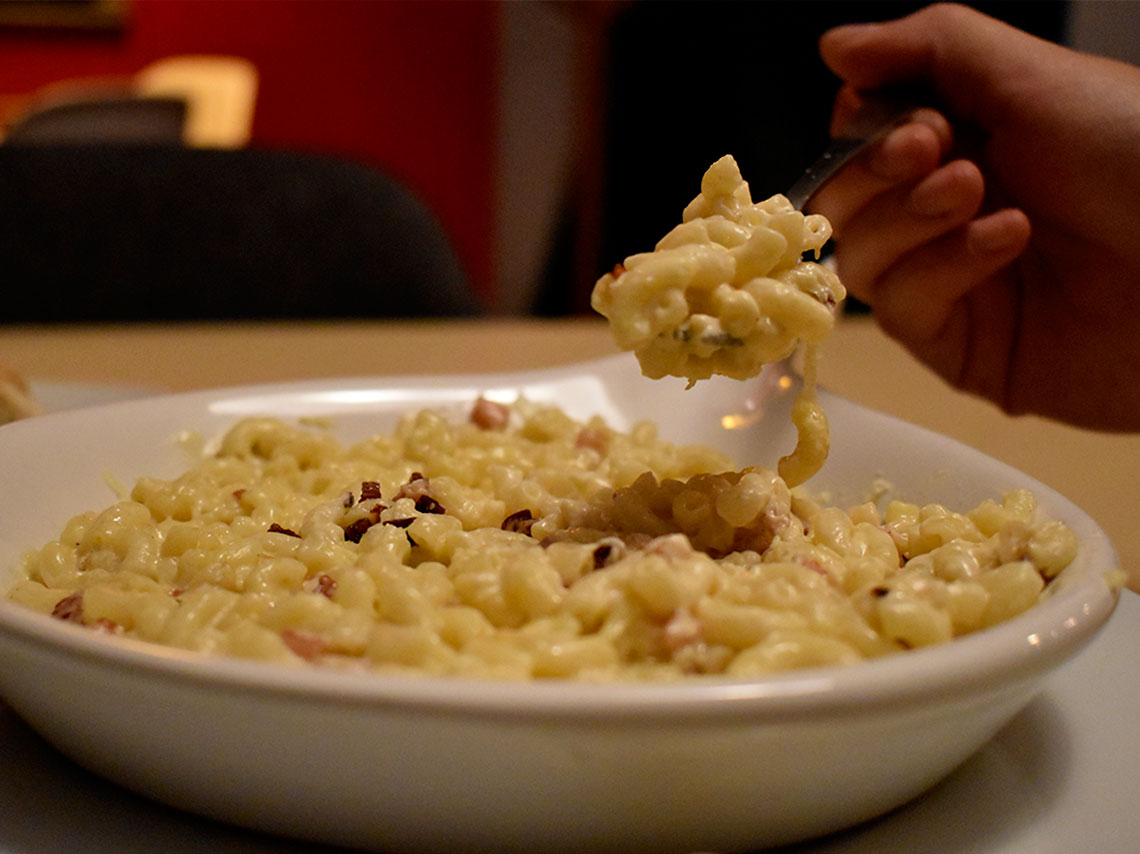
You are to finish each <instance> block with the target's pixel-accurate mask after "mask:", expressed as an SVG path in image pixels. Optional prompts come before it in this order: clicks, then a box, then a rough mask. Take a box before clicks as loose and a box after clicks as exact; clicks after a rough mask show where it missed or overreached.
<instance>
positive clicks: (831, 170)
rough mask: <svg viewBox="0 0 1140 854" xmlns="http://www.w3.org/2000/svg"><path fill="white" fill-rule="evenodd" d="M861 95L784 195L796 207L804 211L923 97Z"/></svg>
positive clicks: (904, 93) (889, 93)
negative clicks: (824, 147) (840, 126)
mask: <svg viewBox="0 0 1140 854" xmlns="http://www.w3.org/2000/svg"><path fill="white" fill-rule="evenodd" d="M860 97H861V98H862V105H861V106H860V107H859V109H858V110H856V111H855V114H854V115H853V116H852V117H851V119H850V120H848V122H847V123H846V125H844V127H843V131H842V133H841V135H839V136H837V137H835V138H834V139H832V140H831V144H830V145H828V147H827V150H826V151H824V153H823V154H822V156H820V158H819V159H818V160H816V161H815V163H813V164H812V165H811V166H809V167H808V168H807V169H805V170H804V173H803V175H801V176H800V178H799V180H797V181H796V182H795V183H794V184H793V185H792V186H791V188H790V189H789V190H788V191H787V192H786V193H785V194H784V195H786V196H787V197H788V199H789V200H790V201H791V203H792V205H794V206H795V208H796V209H797V210H803V207H804V205H806V204H807V203H808V200H809V199H810V198H811V197H812V196H814V195H815V194H816V192H817V191H818V190H819V189H820V188H821V187H822V186H823V185H824V184H826V183H827V182H828V181H830V180H831V179H832V178H833V177H835V174H836V173H837V172H838V171H839V170H840V169H842V168H843V167H844V166H846V165H847V163H848V162H849V161H850V160H851V159H852V158H854V157H855V156H856V155H858V154H859V152H861V151H862V150H863V149H864V148H866V147H867V146H868V145H871V144H872V143H874V142H878V141H879V140H880V139H882V138H883V137H884V136H886V135H887V134H888V133H890V132H891V131H892V130H894V129H895V128H897V127H898V126H899V125H902V124H905V123H906V120H907V119H908V118H909V117H910V114H911V113H913V112H914V110H915V109H917V108H918V107H919V106H921V105H922V104H923V102H924V100H925V99H922V98H920V97H919V96H918V95H917V94H916V93H911V92H907V91H902V90H893V89H891V90H879V91H875V92H861V93H860Z"/></svg>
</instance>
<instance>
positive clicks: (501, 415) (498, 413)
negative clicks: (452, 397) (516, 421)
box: [471, 397, 511, 430]
mask: <svg viewBox="0 0 1140 854" xmlns="http://www.w3.org/2000/svg"><path fill="white" fill-rule="evenodd" d="M510 420H511V409H510V407H509V406H507V405H506V404H503V403H496V402H495V401H493V400H487V399H486V398H483V397H480V398H479V399H478V400H476V401H475V405H474V406H473V407H471V423H472V424H474V425H475V426H476V427H478V428H479V429H480V430H502V429H503V428H505V427H506V426H507V424H508V422H509V421H510Z"/></svg>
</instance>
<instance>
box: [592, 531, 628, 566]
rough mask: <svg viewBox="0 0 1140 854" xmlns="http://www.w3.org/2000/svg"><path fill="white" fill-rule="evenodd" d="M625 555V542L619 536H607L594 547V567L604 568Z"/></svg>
mask: <svg viewBox="0 0 1140 854" xmlns="http://www.w3.org/2000/svg"><path fill="white" fill-rule="evenodd" d="M623 557H625V543H623V542H622V541H621V540H619V539H618V538H617V537H607V538H606V539H604V540H602V541H601V542H600V543H598V545H597V547H596V548H595V549H594V569H602V568H603V567H607V566H610V565H611V564H614V563H617V562H618V561H619V560H621V559H622V558H623Z"/></svg>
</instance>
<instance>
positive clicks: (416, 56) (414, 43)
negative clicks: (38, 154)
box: [0, 0, 498, 298]
mask: <svg viewBox="0 0 1140 854" xmlns="http://www.w3.org/2000/svg"><path fill="white" fill-rule="evenodd" d="M496 21H497V6H496V2H492V0H486V2H484V0H468V2H444V0H436V2H415V0H409V1H408V2H397V1H396V0H386V2H379V0H371V1H369V0H347V2H345V0H134V2H133V3H132V4H131V5H130V6H129V7H128V20H127V23H126V27H125V29H124V30H123V31H122V32H120V33H116V34H107V33H103V34H97V33H83V32H48V31H43V30H36V29H11V30H0V94H6V95H13V94H20V93H25V92H30V91H33V90H35V89H37V88H39V87H40V86H42V85H44V84H45V83H49V82H53V81H57V80H62V79H68V78H76V77H84V76H92V75H130V74H133V73H135V72H136V71H138V70H139V69H140V68H142V67H143V66H144V65H146V64H148V63H150V62H152V61H153V60H155V59H159V58H162V57H164V56H169V55H171V54H180V53H218V54H230V55H237V56H244V57H246V58H248V59H250V60H252V61H253V62H254V63H255V64H256V65H257V67H258V71H259V74H260V89H259V92H258V102H257V111H256V113H255V118H254V128H253V143H252V144H253V145H255V146H263V147H283V148H290V149H295V150H305V151H313V152H320V153H329V154H338V155H343V156H347V157H351V158H354V159H357V160H360V161H363V162H365V163H368V164H371V165H374V166H377V167H379V168H382V169H385V170H387V171H389V172H390V173H392V174H394V175H396V176H398V177H399V178H402V179H403V180H404V181H406V182H407V183H408V184H409V185H410V186H412V187H413V188H414V189H415V190H416V191H418V192H419V193H420V195H421V196H422V197H423V198H424V200H425V201H426V202H427V203H428V204H429V205H430V206H431V207H432V208H433V210H435V212H436V214H437V216H438V217H439V218H440V220H441V221H442V222H443V225H444V227H445V228H446V229H447V230H448V232H449V233H450V235H451V237H452V239H453V241H454V243H455V246H456V249H457V251H458V253H459V255H460V257H461V259H462V260H463V262H464V263H465V265H466V267H467V270H468V273H469V275H470V276H471V279H472V281H473V283H474V284H475V287H476V289H477V290H478V291H479V292H480V294H482V295H483V296H484V297H487V298H489V297H490V295H491V291H492V288H493V281H494V261H493V254H492V246H493V224H494V178H495V176H494V161H495V132H496V97H497V95H496V93H497V83H498V80H497V74H496V61H497V59H496V51H497V35H498V34H497V24H496Z"/></svg>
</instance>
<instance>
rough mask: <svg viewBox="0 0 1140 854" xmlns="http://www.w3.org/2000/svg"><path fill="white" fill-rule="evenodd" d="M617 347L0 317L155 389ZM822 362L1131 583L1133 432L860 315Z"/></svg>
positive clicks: (12, 331) (460, 334) (287, 326)
mask: <svg viewBox="0 0 1140 854" xmlns="http://www.w3.org/2000/svg"><path fill="white" fill-rule="evenodd" d="M614 352H616V348H615V345H614V343H613V340H612V337H611V335H610V333H609V330H608V328H607V326H606V325H605V323H604V321H601V320H599V319H594V318H572V319H565V320H562V319H560V320H539V319H528V318H494V319H481V320H461V321H455V320H443V321H345V322H340V321H304V322H264V323H246V322H241V323H237V322H227V323H208V324H172V325H151V324H135V325H129V326H127V325H122V326H120V325H111V326H10V327H5V328H4V329H3V330H2V331H0V362H3V363H7V364H9V365H11V366H12V367H14V368H16V369H17V370H18V371H20V372H22V373H23V374H24V375H25V376H27V377H29V378H31V379H33V380H45V381H53V382H67V383H82V384H88V383H90V384H101V385H103V384H105V385H114V386H134V387H138V388H139V389H141V390H153V391H186V390H192V389H202V388H210V387H216V386H228V385H241V384H247V383H261V382H279V381H287V380H300V379H319V378H330V377H340V376H344V377H349V376H378V375H392V374H441V373H467V372H481V371H509V370H520V369H530V368H544V367H550V366H554V365H561V364H571V363H574V362H580V361H586V360H589V359H593V358H597V357H601V356H606V355H610V354H612V353H614ZM630 358H632V356H631V357H630ZM819 375H820V382H821V384H822V385H824V386H825V387H827V388H829V389H831V390H832V391H834V392H837V393H839V394H841V395H843V396H844V397H847V398H848V399H850V400H853V401H855V402H857V403H860V404H863V405H865V406H868V407H871V408H873V409H876V410H879V411H882V412H886V413H889V414H892V415H895V416H898V417H900V418H903V419H905V420H907V421H910V422H912V423H915V424H919V425H922V426H924V427H929V428H931V429H934V430H937V431H938V432H940V433H944V434H946V435H949V436H952V437H954V438H956V439H958V440H960V441H963V442H965V443H967V444H969V445H973V446H974V447H976V448H978V449H980V450H982V451H983V452H985V453H987V454H989V455H990V456H993V457H996V458H998V459H1000V460H1003V461H1005V462H1007V463H1009V464H1011V465H1013V466H1015V467H1016V468H1019V469H1021V470H1022V471H1024V472H1026V473H1027V474H1029V475H1031V476H1033V477H1035V478H1037V479H1038V480H1040V481H1042V482H1043V483H1046V484H1048V485H1049V486H1052V487H1053V488H1055V489H1056V490H1058V491H1059V492H1061V493H1062V494H1064V495H1066V496H1067V497H1069V498H1070V499H1071V500H1073V501H1074V502H1076V503H1077V504H1078V505H1080V506H1081V507H1083V508H1084V509H1085V510H1086V511H1087V512H1088V513H1089V514H1091V515H1092V516H1093V517H1094V518H1095V519H1097V521H1098V522H1099V523H1100V524H1101V526H1102V527H1103V528H1104V529H1105V531H1106V532H1107V533H1108V534H1109V536H1110V537H1111V538H1112V540H1113V542H1114V543H1115V544H1116V547H1117V550H1118V551H1119V554H1120V559H1121V565H1122V567H1123V568H1124V569H1125V571H1126V572H1127V573H1128V574H1129V578H1130V586H1132V587H1133V588H1134V589H1137V590H1140V538H1137V537H1135V536H1132V530H1133V527H1134V518H1133V513H1135V512H1136V509H1135V505H1136V495H1137V487H1136V483H1137V478H1138V475H1140V434H1132V435H1120V434H1104V433H1096V432H1092V431H1088V430H1080V429H1077V428H1074V427H1069V426H1067V425H1062V424H1058V423H1055V422H1051V421H1048V420H1045V419H1041V418H1035V417H1018V418H1013V417H1010V416H1007V415H1005V414H1004V413H1002V412H1000V411H999V410H998V409H997V408H996V407H994V406H992V405H991V404H989V403H986V402H984V401H981V400H978V399H976V398H974V397H971V396H969V395H965V394H962V393H959V392H957V391H954V390H953V389H951V388H950V387H949V386H947V385H946V384H945V383H943V382H942V380H940V379H939V378H938V377H937V376H935V375H934V374H933V373H931V372H930V371H929V370H927V369H926V368H925V367H924V366H922V365H921V364H919V363H918V362H917V361H916V360H915V359H914V358H913V357H911V356H910V355H909V354H908V353H907V352H906V351H905V350H904V349H903V348H902V347H901V346H900V345H898V344H897V343H895V342H894V341H892V340H891V339H889V338H888V337H886V336H885V335H884V334H883V333H882V332H880V331H879V329H878V328H877V327H876V326H875V325H874V322H873V321H872V320H871V319H870V318H865V317H849V318H844V319H843V320H842V321H841V322H840V323H839V324H838V326H837V328H836V330H835V332H834V334H833V335H832V337H831V338H830V339H829V340H828V342H827V344H826V346H825V350H824V353H823V359H822V362H821V365H820V370H819Z"/></svg>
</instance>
